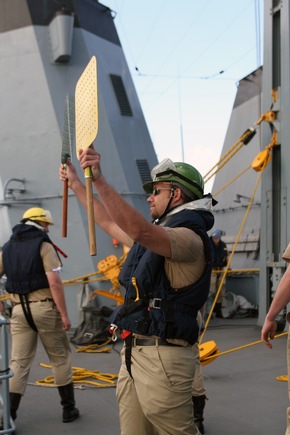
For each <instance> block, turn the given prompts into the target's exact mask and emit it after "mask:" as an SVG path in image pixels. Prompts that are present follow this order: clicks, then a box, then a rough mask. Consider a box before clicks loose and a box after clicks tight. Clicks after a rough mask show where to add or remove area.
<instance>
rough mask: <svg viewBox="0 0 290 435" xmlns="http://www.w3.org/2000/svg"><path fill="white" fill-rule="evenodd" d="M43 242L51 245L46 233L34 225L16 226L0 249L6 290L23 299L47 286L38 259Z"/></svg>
mask: <svg viewBox="0 0 290 435" xmlns="http://www.w3.org/2000/svg"><path fill="white" fill-rule="evenodd" d="M43 242H48V243H51V244H52V242H51V240H50V238H49V237H48V235H47V234H46V232H45V231H42V230H39V229H38V228H36V227H35V226H33V225H25V224H18V225H16V226H15V227H14V228H13V230H12V236H11V237H10V239H9V241H8V242H6V243H5V244H4V246H3V266H4V271H5V274H6V276H7V281H6V290H7V291H8V292H9V293H16V294H19V295H24V294H28V293H31V292H33V291H35V290H39V289H41V288H48V287H49V284H48V281H47V277H46V274H45V270H44V267H43V262H42V259H41V256H40V247H41V244H42V243H43Z"/></svg>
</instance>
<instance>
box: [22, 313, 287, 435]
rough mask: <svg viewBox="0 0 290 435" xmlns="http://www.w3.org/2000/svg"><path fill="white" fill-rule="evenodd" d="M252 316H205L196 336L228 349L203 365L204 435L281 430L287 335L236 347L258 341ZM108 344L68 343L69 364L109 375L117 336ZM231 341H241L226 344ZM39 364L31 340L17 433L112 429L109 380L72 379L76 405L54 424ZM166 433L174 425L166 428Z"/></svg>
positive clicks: (114, 369)
mask: <svg viewBox="0 0 290 435" xmlns="http://www.w3.org/2000/svg"><path fill="white" fill-rule="evenodd" d="M256 323H257V319H256V318H243V319H238V318H236V319H213V320H211V322H210V324H209V327H208V330H207V331H206V334H205V336H204V340H203V341H204V342H207V341H210V340H214V341H215V343H216V344H217V347H218V349H219V352H226V351H231V352H228V353H226V354H224V355H221V356H219V357H218V358H216V359H215V360H214V361H212V362H211V363H209V364H207V365H205V366H204V367H203V371H204V378H205V385H206V389H207V393H206V394H207V397H208V401H207V402H206V407H205V412H204V417H205V421H204V424H205V433H206V434H207V435H233V434H235V435H245V434H250V435H280V434H281V435H282V434H284V433H285V424H286V408H287V406H288V393H287V382H283V381H279V380H277V379H276V377H277V376H281V375H285V374H286V373H287V364H286V342H287V337H286V336H283V337H280V338H277V339H275V340H274V341H273V345H274V347H273V349H272V350H269V349H268V348H267V347H266V346H264V344H253V345H251V346H247V347H245V348H243V346H245V345H249V344H252V343H255V342H257V341H259V340H260V328H259V327H258V326H257V325H256ZM106 347H108V346H106ZM109 347H110V348H111V351H110V352H108V353H84V352H76V348H74V347H72V358H73V366H74V367H80V368H84V369H89V370H98V371H99V372H100V373H110V374H117V373H118V370H119V365H120V355H119V352H120V349H121V347H122V343H121V341H118V342H117V343H116V344H114V345H113V346H112V345H109ZM239 347H242V348H241V349H239V350H236V351H233V349H237V348H239ZM41 363H44V364H48V360H47V357H46V354H45V352H44V350H43V348H42V345H41V344H40V343H39V345H38V350H37V355H36V358H35V360H34V364H33V367H32V370H31V373H30V379H29V385H28V386H27V390H26V394H25V396H24V397H23V399H22V402H21V406H20V408H19V412H18V417H17V420H16V422H15V423H16V433H17V435H33V434H41V435H50V434H51V433H54V434H70V435H79V434H80V433H82V434H84V435H85V434H88V435H90V434H94V433H98V434H102V435H117V434H119V433H120V428H119V419H118V407H117V402H116V398H115V388H114V387H112V388H99V387H93V386H90V385H85V384H83V385H82V384H80V385H79V384H78V385H76V388H75V397H76V404H77V407H78V408H79V410H80V414H81V416H80V418H79V419H78V420H76V421H75V422H73V423H62V421H61V412H62V410H61V406H60V404H59V396H58V391H57V390H56V388H51V387H43V386H37V385H36V384H35V382H36V381H38V380H41V379H44V378H46V377H47V376H49V375H50V374H51V373H50V370H49V369H48V368H44V367H42V366H41V365H40V364H41ZM173 434H174V430H173V431H172V434H170V435H173ZM136 435H138V434H136Z"/></svg>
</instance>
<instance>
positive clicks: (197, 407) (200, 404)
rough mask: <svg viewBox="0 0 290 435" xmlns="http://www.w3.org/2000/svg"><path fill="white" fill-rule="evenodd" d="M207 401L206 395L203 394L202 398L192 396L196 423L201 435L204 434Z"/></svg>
mask: <svg viewBox="0 0 290 435" xmlns="http://www.w3.org/2000/svg"><path fill="white" fill-rule="evenodd" d="M205 401H206V395H205V394H203V395H202V396H192V402H193V415H194V423H195V425H196V426H197V427H198V430H199V432H200V433H201V434H204V426H203V420H204V418H203V410H204V407H205Z"/></svg>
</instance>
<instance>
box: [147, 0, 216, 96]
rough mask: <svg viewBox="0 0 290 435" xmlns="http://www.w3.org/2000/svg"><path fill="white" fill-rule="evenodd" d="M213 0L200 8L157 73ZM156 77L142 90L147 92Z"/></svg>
mask: <svg viewBox="0 0 290 435" xmlns="http://www.w3.org/2000/svg"><path fill="white" fill-rule="evenodd" d="M210 1H211V0H208V1H207V3H206V4H205V5H203V7H202V8H201V9H200V11H199V13H198V15H196V16H195V17H194V19H193V21H192V22H191V24H190V25H189V27H188V28H187V29H186V31H185V32H184V33H183V35H182V37H181V38H180V39H179V41H178V42H177V44H175V47H174V48H173V49H171V50H170V53H169V55H168V56H167V57H166V58H165V60H164V61H163V62H162V65H161V66H160V67H159V69H158V72H157V74H158V73H159V72H160V71H161V70H162V68H163V67H164V65H166V63H167V62H168V60H169V59H170V58H171V57H172V56H173V54H174V53H175V51H176V50H177V48H178V47H179V46H180V44H181V42H182V41H183V40H184V38H185V36H186V35H187V34H188V32H189V30H190V29H191V28H192V26H193V25H194V23H195V22H196V20H197V19H198V18H199V17H200V15H201V13H203V11H204V10H205V9H206V8H207V6H208V4H209V3H210ZM154 79H155V76H153V78H152V80H151V82H149V83H148V84H147V86H146V87H145V89H143V91H141V92H146V90H147V89H148V87H149V86H150V85H151V83H152V81H153V80H154Z"/></svg>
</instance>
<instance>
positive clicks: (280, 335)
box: [202, 331, 288, 361]
mask: <svg viewBox="0 0 290 435" xmlns="http://www.w3.org/2000/svg"><path fill="white" fill-rule="evenodd" d="M285 335H288V331H287V332H282V333H281V334H277V335H275V337H274V338H273V339H275V338H280V337H284V336H285ZM261 343H263V341H262V340H258V341H253V342H252V343H249V344H244V345H243V346H239V347H235V348H234V349H230V350H225V351H224V352H219V353H215V354H214V355H211V356H207V357H205V358H203V359H202V360H203V361H206V360H210V359H212V358H217V357H218V356H222V355H227V354H228V353H232V352H236V351H237V350H241V349H246V348H247V347H251V346H255V345H256V344H261Z"/></svg>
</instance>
